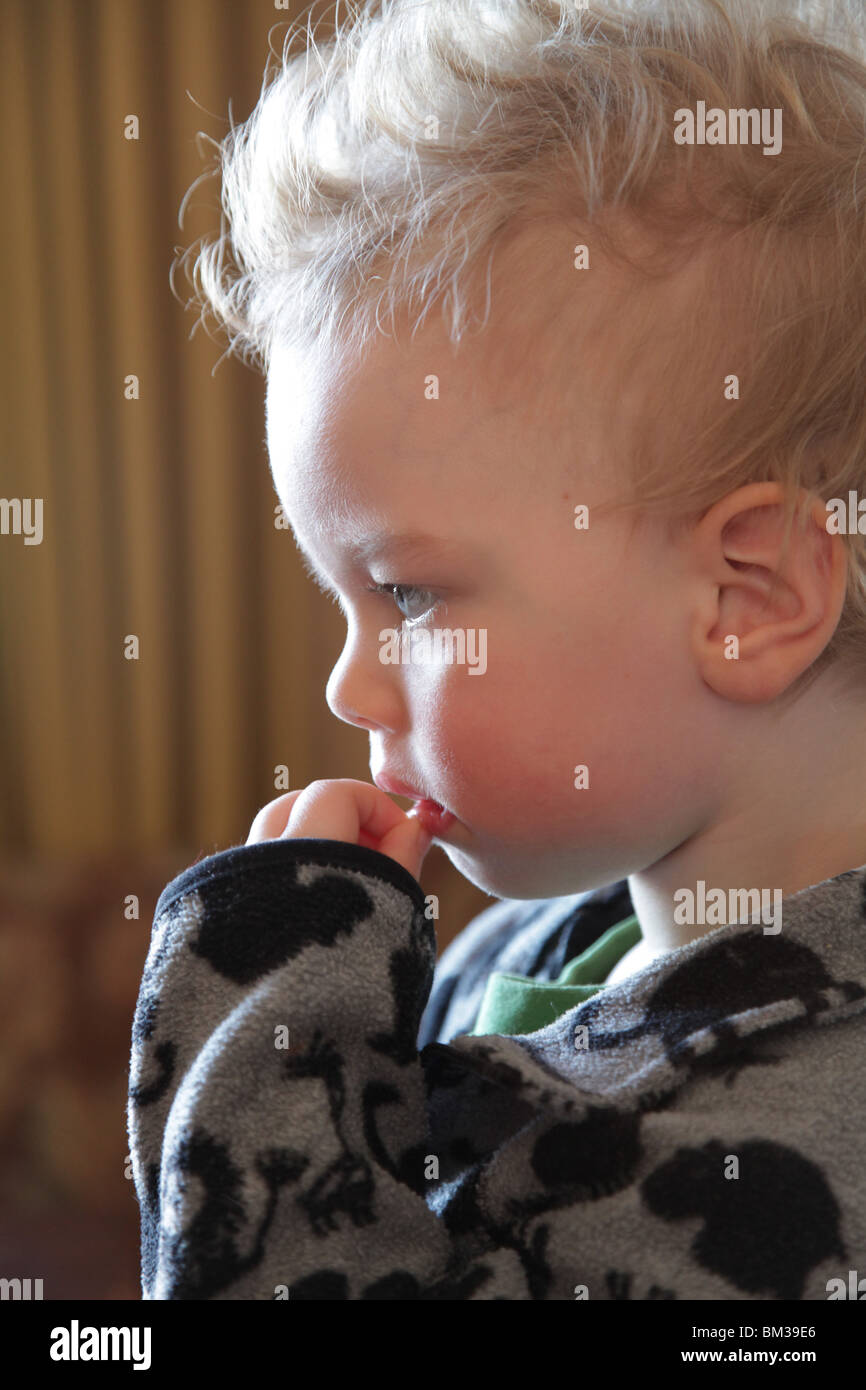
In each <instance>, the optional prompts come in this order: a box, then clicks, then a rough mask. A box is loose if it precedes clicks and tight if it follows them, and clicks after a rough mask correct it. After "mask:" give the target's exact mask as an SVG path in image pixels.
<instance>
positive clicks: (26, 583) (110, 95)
mask: <svg viewBox="0 0 866 1390" xmlns="http://www.w3.org/2000/svg"><path fill="white" fill-rule="evenodd" d="M308 11H309V6H307V5H304V4H293V3H287V4H285V5H283V4H280V3H274V0H148V3H147V4H141V3H140V2H139V0H0V16H2V19H0V24H2V33H0V40H2V41H0V64H2V75H0V111H2V130H3V158H4V160H5V163H6V171H5V177H4V186H5V187H6V199H5V214H4V218H3V227H2V248H0V250H2V255H0V264H2V275H3V296H2V302H3V303H4V304H5V306H6V319H5V324H4V329H5V331H4V333H3V335H2V353H3V360H2V376H0V379H2V386H3V393H4V395H3V402H2V404H3V409H2V429H3V436H2V446H0V470H2V474H0V499H3V500H0V524H2V527H3V530H2V532H0V1277H4V1278H15V1277H17V1278H31V1279H36V1278H41V1279H42V1280H43V1293H44V1297H45V1299H54V1298H96V1299H138V1298H140V1296H141V1289H140V1283H139V1244H138V1240H139V1225H138V1204H137V1202H136V1199H135V1194H134V1189H133V1185H132V1182H131V1180H130V1177H129V1167H128V1162H127V1150H128V1142H127V1134H126V1094H127V1080H128V1067H129V1052H130V1033H131V1026H132V1016H133V1011H134V1007H135V1000H136V996H137V992H138V985H139V980H140V976H141V970H142V967H143V964H144V960H145V956H146V954H147V949H148V944H149V940H150V929H151V923H152V918H153V910H154V907H155V905H156V900H157V898H158V896H159V894H160V892H161V890H162V888H163V887H164V886H165V884H166V883H167V882H168V881H169V880H170V879H171V878H173V877H174V876H175V874H177V873H179V872H180V871H181V870H182V869H183V868H185V867H186V866H187V865H188V864H191V863H193V862H194V861H195V860H197V859H200V858H202V857H204V856H205V855H208V854H212V853H215V852H217V851H219V850H222V849H227V848H229V847H230V846H231V845H237V844H243V842H244V841H245V839H246V836H247V834H248V832H249V827H250V823H251V821H252V819H253V817H254V816H255V814H256V812H257V810H258V809H259V808H260V807H261V806H262V805H264V804H265V803H266V802H268V801H270V800H272V799H273V798H274V797H275V796H277V795H279V794H280V792H281V791H282V790H283V787H282V786H277V787H275V783H274V777H275V769H276V768H278V767H279V766H280V765H285V766H287V767H288V769H289V785H290V786H291V787H296V786H303V785H305V784H306V783H307V782H309V781H312V780H313V779H315V778H317V777H358V778H361V779H363V780H366V781H369V765H368V740H367V736H366V735H365V733H364V732H363V731H362V730H358V729H352V728H349V727H348V726H347V725H344V724H340V723H339V722H338V721H337V720H336V719H335V718H334V717H333V715H332V714H331V713H330V711H329V709H328V707H327V705H326V703H325V698H324V689H325V683H326V681H327V678H328V675H329V673H330V670H331V668H332V666H333V664H334V662H335V661H336V659H337V657H338V655H339V652H340V649H341V646H342V641H343V620H342V618H341V617H340V614H339V612H338V610H337V609H336V608H335V607H333V606H332V605H331V604H330V603H329V602H328V601H327V599H325V598H324V597H323V596H322V595H320V594H319V593H318V591H317V590H316V589H315V588H314V587H313V585H312V583H311V582H310V580H309V579H308V578H307V577H306V576H305V575H304V573H303V570H302V569H301V566H300V564H299V562H298V559H297V553H296V551H295V546H294V542H293V540H292V538H291V534H290V533H289V532H286V531H278V530H275V528H274V524H273V518H274V508H275V506H276V504H277V497H276V494H275V492H274V490H273V485H272V483H271V479H270V475H269V472H268V466H267V453H266V448H265V443H264V429H265V424H264V386H265V383H264V379H263V378H262V377H261V376H260V375H258V374H257V373H255V372H253V371H252V370H251V369H250V368H248V367H246V366H244V365H243V364H242V363H240V362H238V361H237V360H235V359H234V358H229V357H223V353H224V350H225V347H226V343H225V341H224V340H222V339H221V340H220V341H214V339H212V338H209V337H208V336H207V335H206V333H205V332H204V331H203V330H202V329H201V328H198V329H196V331H195V335H194V337H192V339H190V331H191V329H192V327H193V324H194V323H195V321H196V318H197V312H196V311H195V310H187V311H185V310H184V307H183V303H182V302H179V300H178V299H176V298H175V297H174V296H173V295H172V293H171V289H170V285H169V274H170V271H171V264H172V261H173V259H174V255H175V251H176V249H180V248H185V247H187V246H189V245H190V244H191V243H192V242H193V241H194V240H196V239H197V238H198V237H200V236H202V235H212V234H213V233H215V232H216V231H218V228H219V182H218V180H217V179H208V180H207V181H205V182H202V183H201V184H199V186H198V188H197V189H196V190H195V192H194V193H193V195H192V197H191V200H190V203H189V204H188V206H187V208H186V210H185V214H184V224H183V227H182V228H181V227H179V226H178V213H179V210H180V206H181V203H182V201H183V198H184V195H185V193H186V192H187V190H188V189H189V188H190V186H191V184H192V183H193V182H194V181H195V180H196V179H197V178H198V177H199V176H200V175H201V174H202V173H203V172H204V171H205V170H206V169H208V168H210V167H212V163H213V150H212V149H211V148H210V147H209V146H206V145H205V143H204V142H203V141H197V138H196V137H197V133H198V132H199V131H203V132H205V133H206V134H207V135H209V136H211V137H212V138H213V139H214V140H221V139H222V138H223V137H224V135H225V134H226V133H227V131H228V128H229V112H231V115H232V117H233V118H234V121H235V122H236V123H239V122H241V121H243V120H244V119H246V117H247V116H248V115H249V113H250V111H251V110H252V109H253V107H254V106H255V104H256V100H257V98H258V94H259V90H260V86H261V81H262V76H263V73H264V70H265V66H266V63H267V58H268V49H269V45H270V46H271V47H272V48H273V49H275V50H276V51H277V52H279V51H281V48H282V41H283V37H284V34H285V25H286V23H287V22H290V21H291V20H293V19H295V18H296V17H297V16H298V15H299V14H306V13H307V12H308ZM328 12H329V7H328V6H321V5H317V6H316V7H315V9H314V11H313V14H314V16H315V17H318V16H319V15H320V14H323V13H324V14H327V13H328ZM320 32H321V34H322V35H323V36H325V35H326V34H327V32H328V26H327V23H324V24H323V27H322V29H321V31H320ZM130 117H134V118H136V120H137V126H138V129H137V138H132V139H130V138H127V137H128V135H129V134H131V133H136V132H135V122H134V121H130V119H129V118H130ZM176 283H177V289H178V293H179V295H180V296H181V300H185V299H187V298H188V297H189V287H188V284H187V282H186V280H185V279H184V278H183V276H180V275H179V276H178V277H177V281H176ZM221 358H222V360H220V359H221ZM38 499H41V504H42V516H41V535H40V527H39V505H38ZM19 503H20V507H19ZM4 518H5V519H4ZM28 538H29V539H28ZM30 541H32V543H30ZM136 644H137V650H136ZM399 804H401V805H403V806H405V805H406V804H407V803H405V802H401V803H399ZM421 885H422V888H423V890H424V892H425V893H437V894H438V895H439V898H440V918H439V921H438V923H437V924H436V925H437V936H438V939H439V946H440V950H441V949H443V948H444V946H445V945H446V944H447V943H448V942H449V941H450V940H451V939H452V937H453V936H454V935H456V933H457V932H458V931H459V930H460V929H461V928H462V927H463V926H464V925H465V924H466V923H467V922H468V921H469V920H470V919H471V918H472V917H473V916H474V915H475V914H476V913H477V912H479V911H481V910H482V909H483V908H484V907H486V906H489V905H490V903H491V901H492V899H490V898H488V897H487V896H486V895H485V894H483V893H481V892H480V891H479V890H478V889H476V888H474V887H473V886H472V885H470V884H468V883H467V882H466V881H465V880H464V879H462V878H461V877H460V876H459V875H458V874H457V873H456V871H455V870H454V869H453V868H452V867H451V865H450V863H449V862H448V860H447V858H446V857H445V855H444V853H443V852H442V851H441V850H439V849H438V848H434V849H432V850H431V851H430V853H429V855H428V856H427V859H426V861H425V865H424V870H423V873H422V879H421ZM132 899H134V900H137V904H138V906H137V913H138V915H137V916H135V915H134V913H135V911H136V909H135V905H134V903H133V906H132V907H130V901H131V900H132Z"/></svg>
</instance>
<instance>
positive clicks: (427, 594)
mask: <svg viewBox="0 0 866 1390" xmlns="http://www.w3.org/2000/svg"><path fill="white" fill-rule="evenodd" d="M367 592H368V593H370V594H388V595H390V597H391V598H393V600H394V602H395V604H396V605H397V608H398V609H399V610H400V612H401V613H402V612H403V610H402V608H400V596H401V595H407V597H404V598H403V602H404V603H406V604H408V605H410V606H411V605H412V604H413V603H415V604H417V603H418V599H417V598H416V597H415V596H416V595H419V594H420V596H421V598H422V599H427V600H429V599H433V600H434V601H433V602H432V603H430V602H425V603H423V604H422V605H421V607H420V609H419V611H418V612H417V613H416V614H415V615H414V617H413V616H412V615H411V614H409V613H403V616H404V617H405V619H406V622H407V623H408V624H409V626H411V625H412V624H413V623H417V622H420V620H421V619H422V618H423V617H426V616H427V614H428V613H433V612H434V611H435V610H436V609H437V608H438V607H439V600H438V599H436V595H435V594H434V593H432V591H431V590H430V589H419V588H417V587H416V586H415V585H414V584H371V585H369V586H368V589H367Z"/></svg>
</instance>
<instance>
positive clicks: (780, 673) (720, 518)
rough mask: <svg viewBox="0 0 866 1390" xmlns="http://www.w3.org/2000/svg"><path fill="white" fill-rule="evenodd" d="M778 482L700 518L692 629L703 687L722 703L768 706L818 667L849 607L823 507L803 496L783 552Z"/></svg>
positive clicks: (841, 559) (733, 496) (840, 550)
mask: <svg viewBox="0 0 866 1390" xmlns="http://www.w3.org/2000/svg"><path fill="white" fill-rule="evenodd" d="M783 502H784V494H783V490H782V487H781V485H780V484H776V483H755V484H749V485H748V486H746V487H743V488H738V489H737V490H736V491H735V492H733V493H730V494H729V495H728V496H727V497H725V498H723V499H722V500H721V501H720V502H718V503H717V504H716V505H715V506H714V507H711V508H710V510H709V511H708V512H707V513H706V514H705V515H704V517H702V519H701V521H700V522H699V523H698V526H697V527H696V530H695V537H694V557H695V560H696V562H697V564H698V567H699V572H700V576H701V580H702V584H703V592H704V600H705V601H704V602H703V603H702V605H701V611H700V612H699V613H696V615H695V617H694V620H693V624H692V650H693V654H694V658H695V662H696V665H697V668H698V670H699V672H700V675H701V677H702V679H703V680H704V681H705V683H706V684H707V685H708V686H709V687H710V689H712V690H714V691H715V692H716V693H717V694H718V695H721V696H722V697H723V698H724V699H727V700H733V701H736V702H740V703H746V704H757V703H764V702H765V701H767V700H772V699H775V698H776V697H777V696H778V695H781V694H782V693H783V692H784V691H785V690H786V689H787V688H788V687H789V686H790V685H791V684H793V682H794V681H796V680H797V679H798V678H799V677H800V676H801V675H803V674H804V672H806V671H807V670H808V669H809V667H810V666H811V665H813V663H814V662H815V661H816V660H817V659H818V657H819V656H820V654H821V652H822V651H823V650H824V648H825V647H826V646H827V644H828V642H829V641H830V639H831V638H832V636H833V633H834V632H835V630H836V627H837V625H838V622H839V618H840V616H841V613H842V609H843V607H844V603H845V592H846V580H847V564H848V557H847V552H846V550H845V546H844V542H843V541H842V539H841V537H840V536H836V535H831V534H830V533H829V532H828V530H827V526H826V518H827V512H826V507H825V506H824V504H823V503H822V502H821V500H820V499H818V498H815V497H813V496H811V495H810V494H808V493H806V492H805V491H804V492H802V493H801V496H800V498H799V499H798V506H799V507H800V509H801V512H802V511H807V512H808V521H806V520H805V519H803V521H802V523H801V522H799V521H797V520H795V523H794V525H793V526H792V528H791V532H790V541H789V545H788V549H787V553H786V552H785V548H784V544H783V543H784V506H783Z"/></svg>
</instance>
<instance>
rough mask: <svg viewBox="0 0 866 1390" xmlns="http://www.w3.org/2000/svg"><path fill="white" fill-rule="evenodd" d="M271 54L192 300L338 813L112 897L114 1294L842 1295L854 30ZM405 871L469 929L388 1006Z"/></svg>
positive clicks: (365, 44)
mask: <svg viewBox="0 0 866 1390" xmlns="http://www.w3.org/2000/svg"><path fill="white" fill-rule="evenodd" d="M301 37H302V36H301V34H300V31H299V29H298V28H297V27H295V28H293V29H292V31H291V32H290V35H289V38H288V40H287V42H286V47H285V50H284V53H283V57H282V62H281V63H280V64H279V66H278V67H277V69H276V71H275V72H274V73H273V74H271V78H270V81H267V82H266V83H265V84H263V90H262V94H261V97H260V99H259V102H258V105H257V106H256V109H255V110H254V112H253V114H252V115H251V116H250V118H249V120H248V121H247V122H246V123H245V124H244V125H243V126H241V127H240V128H238V129H234V130H233V131H232V132H231V133H230V135H229V137H228V138H227V139H226V141H225V142H224V145H223V147H222V150H221V155H222V174H223V196H224V205H225V208H226V212H227V215H228V226H227V227H226V228H224V230H223V233H222V235H221V236H220V237H219V238H218V239H217V240H215V241H214V242H213V243H212V244H209V245H206V246H203V247H201V248H200V249H199V252H198V256H197V259H196V262H195V271H194V278H195V282H196V284H197V286H198V289H199V295H200V299H201V301H202V302H203V303H204V304H206V305H208V306H210V308H211V309H212V310H213V312H214V314H215V315H216V317H217V318H218V320H219V321H220V322H221V323H222V324H223V325H224V327H225V329H226V330H227V332H228V334H229V337H230V344H231V349H232V350H233V351H237V352H238V353H239V354H242V355H244V356H245V357H246V358H248V359H249V360H252V361H254V362H255V363H256V364H257V365H258V366H260V367H261V368H262V369H263V371H264V373H265V374H266V378H267V442H268V452H269V457H270V464H271V469H272V473H273V479H274V484H275V488H276V493H277V496H278V498H279V502H280V504H281V506H282V510H283V513H284V515H285V517H286V518H287V520H288V522H289V524H290V526H291V529H292V532H293V534H294V537H295V540H296V542H297V545H298V547H299V549H300V551H301V552H302V554H303V556H304V559H305V563H306V564H307V566H308V567H309V570H310V572H311V574H312V575H313V577H314V578H315V579H316V581H317V582H318V583H319V584H320V585H321V586H322V587H323V588H324V589H325V590H326V591H327V592H329V593H331V594H332V595H333V596H334V597H335V599H336V600H337V601H338V602H339V604H340V606H341V608H342V610H343V612H344V614H345V618H346V625H347V631H346V642H345V646H344V648H343V651H342V653H341V655H340V657H339V660H338V662H337V665H336V666H335V668H334V670H333V673H332V675H331V678H330V681H329V683H328V689H327V700H328V704H329V706H330V708H331V710H332V711H333V713H334V714H335V715H336V716H337V717H338V718H339V719H342V720H345V721H347V722H349V723H351V724H354V725H357V726H358V727H360V728H363V729H365V730H367V732H368V733H369V738H370V771H371V776H372V782H371V783H364V782H359V781H354V780H349V779H346V780H336V781H320V782H314V783H313V784H312V785H310V786H308V787H305V788H298V789H296V790H293V791H291V792H289V793H288V794H286V795H284V796H280V797H278V798H277V799H276V800H275V801H272V802H271V803H269V804H268V805H266V806H265V807H263V808H262V810H261V811H260V812H259V814H258V815H257V816H256V818H255V821H254V823H253V825H252V828H251V830H250V833H249V836H248V838H247V841H246V843H245V844H242V845H237V846H234V847H232V848H230V849H226V850H224V851H222V852H220V853H217V854H214V855H211V856H209V857H208V858H205V859H204V860H202V861H200V862H198V863H196V864H194V865H193V866H192V867H190V868H189V869H187V870H185V872H183V873H182V874H180V875H179V877H177V878H176V879H175V880H174V881H173V882H172V883H171V884H169V885H168V886H167V887H166V889H165V890H164V891H163V893H162V896H161V898H160V900H159V904H158V906H157V910H156V915H155V920H154V927H153V939H152V945H151V949H150V954H149V956H148V959H147V963H146V966H145V970H144V977H143V980H142V985H141V992H140V997H139V1001H138V1007H137V1011H136V1016H135V1022H134V1032H133V1048H132V1063H131V1076H130V1098H129V1111H128V1117H129V1134H130V1144H131V1149H132V1155H133V1168H134V1177H135V1185H136V1191H137V1195H138V1200H139V1204H140V1208H141V1220H142V1289H143V1294H144V1297H145V1298H146V1299H217V1300H222V1299H281V1298H291V1299H326V1300H327V1299H429V1298H435V1299H457V1300H461V1299H481V1300H496V1299H505V1300H524V1299H527V1300H529V1299H533V1300H534V1299H540V1300H546V1299H569V1300H571V1299H587V1298H588V1299H596V1300H609V1299H621V1298H629V1299H658V1298H666V1299H668V1298H670V1299H726V1300H754V1299H769V1300H776V1299H778V1300H790V1299H794V1300H825V1299H828V1298H847V1297H850V1296H852V1295H851V1293H850V1289H851V1287H852V1285H851V1274H852V1272H854V1273H855V1286H856V1271H858V1270H859V1271H861V1272H862V1273H864V1274H866V1180H864V1177H863V1174H864V1171H866V1124H864V1121H866V1069H864V1068H863V1065H862V1058H863V1048H864V1043H866V803H864V797H863V786H864V772H866V500H861V499H863V498H864V497H866V385H864V371H863V362H864V359H866V160H864V158H863V152H864V140H866V42H864V33H863V23H862V19H861V20H860V21H859V22H858V19H857V10H856V7H855V6H854V5H853V4H852V5H846V4H844V3H842V2H841V0H840V2H839V3H837V4H835V5H831V6H825V5H817V4H816V5H814V6H813V5H811V4H809V3H806V0H804V2H803V3H800V4H797V3H795V0H790V2H789V3H783V0H777V2H776V3H771V0H742V3H739V0H693V3H689V4H684V3H682V0H664V2H663V0H633V3H620V4H606V3H596V0H590V3H586V4H582V3H578V0H499V3H484V0H412V3H367V4H364V5H362V6H357V7H356V8H355V12H354V13H353V14H352V15H350V16H347V15H345V14H344V15H343V16H342V18H341V19H340V18H339V16H338V24H337V28H336V31H335V33H334V35H333V36H331V35H328V36H322V35H315V36H314V35H313V34H312V33H308V34H307V43H306V45H304V44H303V43H301V44H300V46H298V44H297V42H296V41H297V40H298V39H299V38H301ZM314 38H315V42H314V41H313V39H314ZM482 651H483V661H482V660H481V654H482ZM392 796H397V797H404V798H408V799H409V800H410V801H411V802H412V807H411V809H410V810H408V811H406V810H402V809H400V808H398V806H397V804H396V803H395V802H394V801H393V800H392V799H391V798H392ZM434 840H435V841H436V843H438V844H439V845H441V846H442V847H443V848H444V850H445V852H446V853H447V855H448V856H449V858H450V859H451V861H452V863H453V864H454V865H455V866H456V867H457V868H458V869H459V871H460V872H461V873H462V874H464V875H465V876H466V877H467V878H468V879H470V880H471V881H472V882H473V883H475V884H477V885H478V886H479V887H481V888H482V889H484V890H485V891H486V892H487V893H489V894H491V895H492V896H493V897H494V898H496V899H498V900H499V901H497V902H496V903H495V905H493V906H492V907H490V908H489V909H487V910H486V911H485V912H483V913H482V914H481V915H480V916H479V917H478V918H477V919H476V920H475V921H474V922H473V923H471V924H470V925H469V926H468V927H467V928H466V929H465V930H464V931H463V932H462V933H461V935H460V936H459V937H458V938H457V939H456V940H455V942H454V943H453V944H452V945H451V946H450V947H449V949H448V950H447V951H446V952H445V953H444V955H443V957H442V959H441V960H440V961H439V962H438V963H437V962H436V940H435V934H434V926H433V920H432V919H433V916H434V914H435V905H434V904H432V903H431V902H430V901H429V900H428V899H426V898H425V896H424V894H423V893H422V891H421V889H420V886H419V883H418V877H419V873H420V870H421V866H422V863H423V861H424V856H425V854H426V853H427V851H428V849H429V847H430V845H431V843H433V841H434ZM853 1296H855V1297H856V1296H857V1295H856V1294H854V1295H853Z"/></svg>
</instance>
